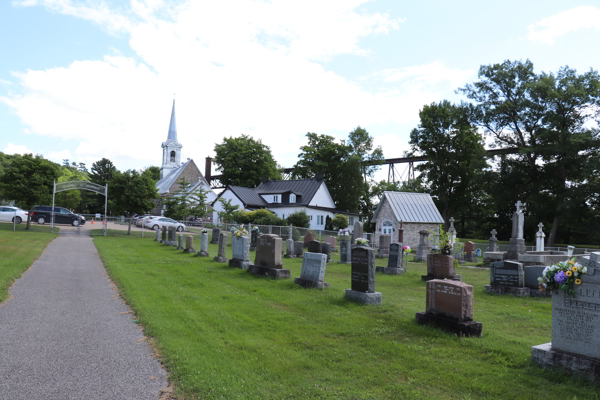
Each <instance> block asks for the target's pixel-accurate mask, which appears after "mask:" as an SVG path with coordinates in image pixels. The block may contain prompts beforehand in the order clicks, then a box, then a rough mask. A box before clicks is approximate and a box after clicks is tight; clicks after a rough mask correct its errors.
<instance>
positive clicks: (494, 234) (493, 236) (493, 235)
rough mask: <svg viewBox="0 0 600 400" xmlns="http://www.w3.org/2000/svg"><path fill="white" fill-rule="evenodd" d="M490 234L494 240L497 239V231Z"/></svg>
mask: <svg viewBox="0 0 600 400" xmlns="http://www.w3.org/2000/svg"><path fill="white" fill-rule="evenodd" d="M490 233H491V234H492V239H496V233H498V232H497V231H496V230H495V229H492V230H491V231H490Z"/></svg>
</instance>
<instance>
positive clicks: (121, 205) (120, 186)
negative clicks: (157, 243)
mask: <svg viewBox="0 0 600 400" xmlns="http://www.w3.org/2000/svg"><path fill="white" fill-rule="evenodd" d="M108 187H109V192H108V193H109V196H110V197H111V199H112V200H111V201H112V204H113V205H114V207H115V211H116V212H117V213H119V214H120V213H125V212H127V213H129V215H130V216H131V215H132V214H134V213H137V214H143V213H145V212H148V211H149V210H151V209H153V208H154V206H155V203H154V201H153V200H154V199H156V198H157V197H158V194H157V192H156V184H155V182H154V181H153V180H152V179H150V178H149V177H147V176H142V174H140V173H139V172H138V171H136V170H128V171H125V172H119V171H114V172H113V174H112V179H111V180H110V182H109V183H108ZM127 234H128V235H131V219H130V220H129V228H128V232H127Z"/></svg>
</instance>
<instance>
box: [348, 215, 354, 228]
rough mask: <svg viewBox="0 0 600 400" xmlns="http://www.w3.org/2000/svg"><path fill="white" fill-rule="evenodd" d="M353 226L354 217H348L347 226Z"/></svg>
mask: <svg viewBox="0 0 600 400" xmlns="http://www.w3.org/2000/svg"><path fill="white" fill-rule="evenodd" d="M352 225H354V217H348V226H352Z"/></svg>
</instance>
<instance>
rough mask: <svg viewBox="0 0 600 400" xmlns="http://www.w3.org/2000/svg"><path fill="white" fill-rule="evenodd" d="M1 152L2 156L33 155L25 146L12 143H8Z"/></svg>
mask: <svg viewBox="0 0 600 400" xmlns="http://www.w3.org/2000/svg"><path fill="white" fill-rule="evenodd" d="M2 152H3V153H4V154H21V155H23V154H34V153H33V151H31V150H29V149H28V148H27V146H23V145H20V144H12V143H8V144H7V145H6V147H5V148H4V150H2Z"/></svg>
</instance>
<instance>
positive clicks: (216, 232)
mask: <svg viewBox="0 0 600 400" xmlns="http://www.w3.org/2000/svg"><path fill="white" fill-rule="evenodd" d="M220 234H221V230H220V229H219V228H213V230H212V239H211V241H210V242H211V243H212V244H215V243H219V235H220Z"/></svg>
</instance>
